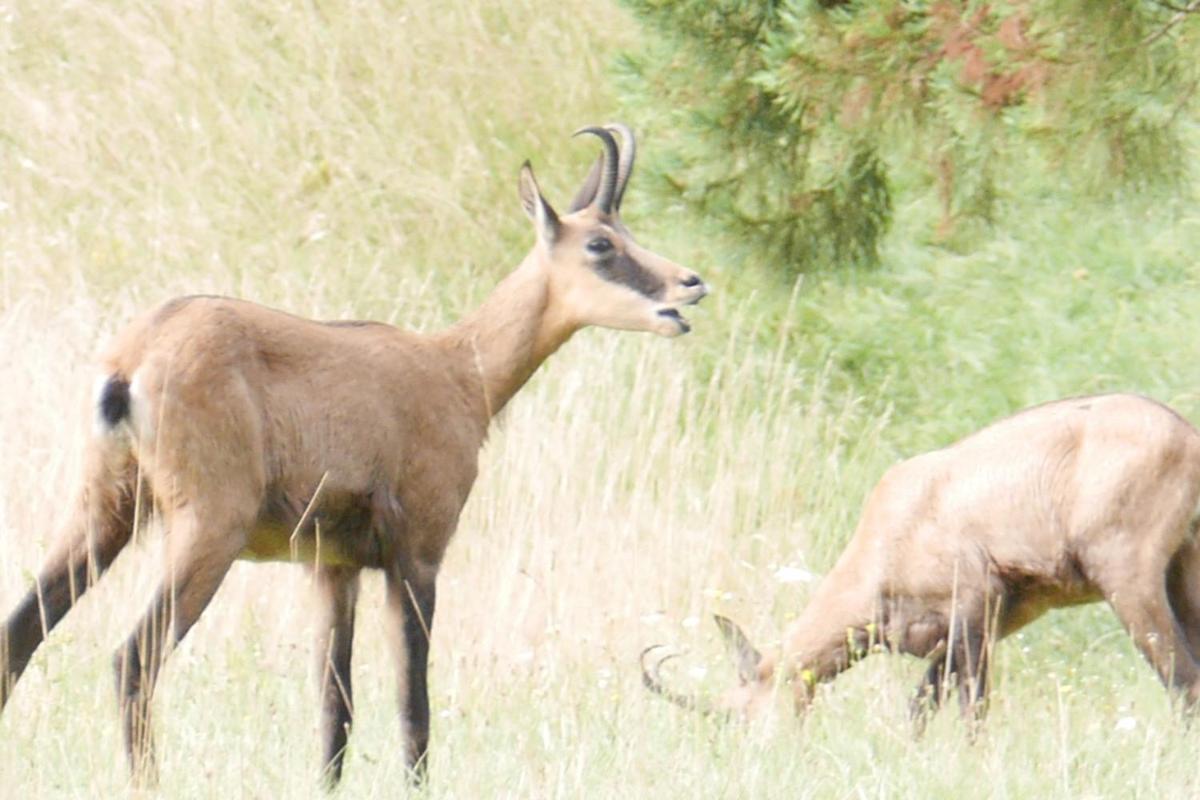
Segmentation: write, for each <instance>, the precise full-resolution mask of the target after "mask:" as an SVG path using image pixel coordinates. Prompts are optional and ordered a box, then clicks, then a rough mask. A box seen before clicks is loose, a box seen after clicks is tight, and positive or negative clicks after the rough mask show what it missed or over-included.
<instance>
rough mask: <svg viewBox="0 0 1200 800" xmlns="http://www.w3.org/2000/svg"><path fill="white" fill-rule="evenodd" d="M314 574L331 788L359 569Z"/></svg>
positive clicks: (347, 716) (344, 731)
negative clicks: (317, 600)
mask: <svg viewBox="0 0 1200 800" xmlns="http://www.w3.org/2000/svg"><path fill="white" fill-rule="evenodd" d="M314 578H315V581H316V588H317V593H318V595H319V602H320V604H321V608H320V611H319V612H318V619H317V636H316V666H317V681H318V685H319V687H320V690H319V691H320V698H321V700H320V702H321V719H320V728H321V775H322V780H323V781H324V782H325V784H326V786H327V787H329V788H332V787H333V786H335V785H336V784H337V782H338V781H339V780H341V777H342V762H343V760H344V759H345V755H346V742H347V740H348V739H349V737H350V724H351V721H352V719H353V716H354V695H353V691H352V688H351V682H350V655H351V651H352V648H353V646H354V607H355V604H356V602H357V600H358V586H359V570H358V568H357V567H318V568H317V569H316V570H315V571H314Z"/></svg>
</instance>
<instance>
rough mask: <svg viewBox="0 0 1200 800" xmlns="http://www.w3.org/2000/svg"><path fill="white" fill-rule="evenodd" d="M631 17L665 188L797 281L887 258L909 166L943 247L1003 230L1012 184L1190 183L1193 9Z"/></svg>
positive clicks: (683, 5) (1107, 2)
mask: <svg viewBox="0 0 1200 800" xmlns="http://www.w3.org/2000/svg"><path fill="white" fill-rule="evenodd" d="M624 2H625V4H626V5H627V6H628V7H629V8H630V9H631V10H632V11H633V13H634V15H635V16H636V17H637V18H638V19H639V20H641V21H642V22H643V23H644V24H645V25H646V26H647V28H648V29H649V31H650V35H649V36H648V37H647V38H648V39H649V40H650V44H649V46H648V47H647V49H646V50H644V51H643V52H640V53H638V54H633V55H630V56H628V57H627V58H626V60H625V61H624V72H625V75H626V78H627V80H626V81H625V85H626V87H627V90H628V91H629V92H631V93H632V94H634V95H635V96H636V97H637V99H638V100H640V101H641V106H642V107H643V108H646V109H649V111H648V117H650V119H649V120H648V121H650V122H651V124H654V125H655V127H656V128H657V129H658V134H659V139H660V141H661V140H662V138H663V132H664V131H670V132H671V133H670V148H671V149H670V156H669V158H667V159H666V160H665V161H663V162H662V166H663V170H662V171H663V174H664V176H665V177H666V179H667V180H666V185H667V187H668V191H670V192H672V193H674V194H676V195H677V196H679V197H681V198H683V199H684V200H685V201H686V202H688V203H689V204H690V205H692V206H693V207H694V208H695V209H696V210H697V211H698V212H699V213H702V214H704V215H706V216H708V217H710V218H712V219H713V220H714V221H716V222H717V223H719V225H720V226H722V227H723V228H724V229H726V230H728V231H729V232H730V233H732V234H733V235H734V238H735V239H737V240H738V241H742V242H750V243H753V247H754V248H755V249H756V250H757V251H758V252H759V254H760V255H762V256H763V257H765V258H768V259H772V260H781V261H782V262H783V263H784V264H786V265H787V267H788V269H789V270H792V271H799V270H804V269H808V268H811V267H814V266H820V265H831V264H843V263H848V262H849V263H870V262H873V261H874V260H876V258H877V255H878V248H879V245H880V241H881V238H882V237H883V235H884V234H885V232H886V230H887V227H888V224H889V222H890V219H891V215H892V197H893V195H894V194H895V192H896V188H895V185H894V183H895V182H894V179H893V178H892V173H893V172H894V171H895V165H897V164H904V165H912V164H917V165H919V166H920V169H921V170H922V173H923V175H924V176H925V177H926V178H927V180H926V181H925V185H926V186H927V187H928V191H932V192H935V193H936V194H937V197H938V199H939V201H940V203H941V209H942V214H941V222H940V224H939V231H938V233H939V234H940V235H947V234H948V232H949V231H951V230H952V229H953V227H954V226H955V224H956V223H957V222H958V221H960V220H962V219H964V218H974V219H985V220H986V219H990V218H991V216H992V214H993V213H994V208H995V201H996V198H997V197H998V196H1002V195H1003V194H1004V192H1005V191H1006V189H1007V188H1008V186H1009V182H1008V180H1007V176H1009V175H1012V174H1015V172H1016V171H1021V170H1026V171H1027V170H1039V171H1041V172H1044V173H1045V174H1046V175H1047V178H1048V179H1050V180H1053V181H1054V183H1055V184H1056V185H1057V186H1058V187H1060V190H1063V191H1072V192H1083V193H1095V192H1109V191H1112V190H1113V189H1114V188H1118V187H1119V188H1128V187H1133V188H1142V187H1146V186H1152V185H1162V184H1164V183H1166V184H1169V183H1171V182H1172V181H1175V182H1179V181H1181V179H1182V178H1183V177H1184V173H1183V171H1182V170H1181V166H1180V165H1181V163H1183V161H1184V159H1183V158H1182V155H1181V154H1182V153H1183V152H1184V151H1185V150H1186V148H1185V147H1184V146H1183V143H1182V142H1181V125H1182V124H1183V123H1184V122H1186V121H1187V120H1188V119H1189V117H1188V114H1189V113H1190V111H1191V106H1192V98H1193V95H1194V94H1195V92H1196V88H1197V82H1198V81H1200V47H1198V46H1197V45H1200V41H1197V40H1198V39H1200V13H1196V12H1198V10H1200V2H1196V0H1193V1H1192V2H1191V3H1189V4H1188V5H1186V6H1184V5H1179V6H1172V5H1171V4H1170V3H1169V2H1167V0H1010V1H1009V2H992V3H983V2H962V1H961V0H959V1H958V2H955V1H953V0H933V1H931V2H915V1H914V0H907V1H906V0H872V1H871V2H866V1H862V0H707V1H705V0H624Z"/></svg>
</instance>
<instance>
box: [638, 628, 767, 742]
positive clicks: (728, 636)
mask: <svg viewBox="0 0 1200 800" xmlns="http://www.w3.org/2000/svg"><path fill="white" fill-rule="evenodd" d="M713 619H714V620H715V621H716V623H717V627H718V628H720V630H721V635H722V637H723V638H724V639H725V644H726V645H727V647H728V649H729V653H730V655H731V656H732V657H733V661H734V664H735V665H736V666H737V672H738V683H737V685H736V686H734V687H733V688H732V689H728V690H726V691H724V692H722V693H721V694H720V695H718V696H717V697H716V698H706V697H696V696H693V695H685V694H681V693H679V692H676V691H674V690H672V689H668V688H667V687H666V686H664V685H663V682H662V678H661V676H660V675H659V671H660V669H661V667H662V665H663V664H664V663H665V662H666V661H668V660H669V659H671V658H674V657H675V655H676V654H675V653H670V652H669V653H667V654H665V655H662V656H659V657H658V658H657V659H655V660H653V662H652V663H649V664H648V663H647V658H648V656H650V654H651V653H652V652H654V651H655V650H657V649H658V648H659V647H661V645H653V646H651V647H648V648H646V649H645V650H643V651H642V683H643V684H644V685H645V686H646V688H647V689H649V690H650V691H652V692H654V693H655V694H657V695H659V696H661V697H663V698H665V699H667V700H669V701H670V702H672V703H674V704H675V705H677V706H679V707H680V708H686V709H688V710H689V711H699V712H700V713H701V714H704V715H706V716H717V717H723V718H726V719H738V720H744V721H748V720H754V719H758V718H760V717H762V716H764V715H765V713H766V712H767V711H768V709H770V707H771V705H772V703H771V700H772V698H773V696H774V689H775V668H774V664H773V663H772V662H771V661H770V660H769V659H764V658H763V656H762V653H760V652H759V651H758V649H757V648H755V647H754V645H753V644H751V643H750V640H749V639H748V638H747V637H746V634H745V633H743V632H742V629H741V628H739V627H738V625H737V623H735V622H734V621H733V620H731V619H727V618H726V617H722V616H720V615H719V614H714V615H713Z"/></svg>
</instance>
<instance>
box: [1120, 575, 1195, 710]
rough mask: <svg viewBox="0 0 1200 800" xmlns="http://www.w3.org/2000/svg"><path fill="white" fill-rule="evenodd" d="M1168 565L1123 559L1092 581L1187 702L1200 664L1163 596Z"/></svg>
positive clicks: (1165, 682) (1192, 697) (1161, 674)
mask: <svg viewBox="0 0 1200 800" xmlns="http://www.w3.org/2000/svg"><path fill="white" fill-rule="evenodd" d="M1168 577H1169V570H1167V569H1165V567H1164V566H1163V565H1161V564H1151V565H1138V564H1137V563H1136V562H1135V561H1134V560H1133V559H1127V560H1125V561H1124V562H1122V563H1121V564H1120V565H1119V566H1118V567H1114V569H1113V570H1112V571H1111V573H1110V574H1107V575H1105V576H1103V578H1102V579H1101V580H1099V581H1097V582H1098V583H1099V585H1100V588H1101V590H1102V591H1103V592H1104V595H1105V597H1107V598H1108V601H1109V604H1110V605H1111V606H1112V607H1113V610H1114V611H1115V612H1116V614H1117V617H1118V618H1119V619H1120V620H1121V623H1122V625H1124V626H1125V629H1126V631H1128V632H1129V635H1130V637H1132V638H1133V642H1134V644H1135V645H1136V646H1137V648H1138V650H1140V651H1141V653H1142V655H1143V656H1145V658H1146V660H1147V661H1149V662H1150V665H1151V666H1152V667H1154V669H1155V671H1156V672H1157V673H1158V677H1159V679H1160V680H1161V681H1162V682H1163V685H1165V686H1166V687H1167V688H1168V689H1173V690H1178V691H1182V692H1183V693H1184V694H1183V700H1184V702H1185V703H1186V704H1187V705H1188V706H1189V707H1190V706H1192V705H1193V703H1194V702H1195V701H1196V699H1197V693H1198V692H1200V664H1197V662H1196V659H1195V658H1194V657H1193V655H1192V652H1191V649H1190V647H1189V646H1188V639H1187V636H1186V635H1185V633H1184V630H1183V628H1182V627H1181V625H1180V623H1179V620H1178V619H1176V617H1175V613H1174V611H1173V610H1172V608H1171V603H1170V601H1169V599H1168V596H1167V584H1168Z"/></svg>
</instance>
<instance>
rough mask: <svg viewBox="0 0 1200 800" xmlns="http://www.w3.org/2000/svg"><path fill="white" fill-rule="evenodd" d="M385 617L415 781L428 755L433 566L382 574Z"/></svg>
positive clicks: (413, 565) (409, 564)
mask: <svg viewBox="0 0 1200 800" xmlns="http://www.w3.org/2000/svg"><path fill="white" fill-rule="evenodd" d="M386 579H387V611H388V618H389V626H390V628H391V633H392V642H393V648H394V650H395V653H396V660H397V663H398V664H399V665H400V672H401V674H400V676H399V678H400V680H399V686H400V725H401V730H402V733H403V735H404V743H405V754H404V759H405V763H406V764H407V765H408V767H409V768H410V769H411V770H412V771H413V777H414V778H415V779H416V780H417V781H421V780H423V779H424V777H425V772H426V769H427V765H426V753H427V751H428V749H429V689H428V684H427V683H426V673H427V671H428V667H429V636H430V632H431V631H432V630H433V611H434V605H435V601H436V597H437V583H436V582H437V565H436V564H427V563H421V562H414V561H410V560H409V559H401V563H400V564H399V565H397V566H395V567H393V568H392V569H389V570H388V571H387V573H386Z"/></svg>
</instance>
